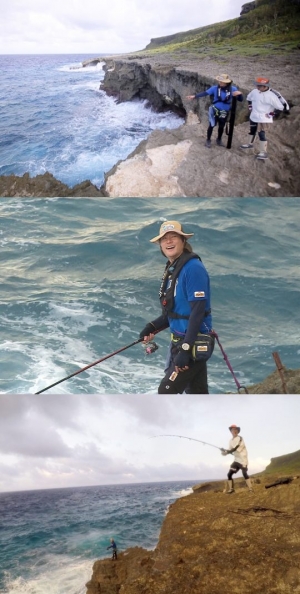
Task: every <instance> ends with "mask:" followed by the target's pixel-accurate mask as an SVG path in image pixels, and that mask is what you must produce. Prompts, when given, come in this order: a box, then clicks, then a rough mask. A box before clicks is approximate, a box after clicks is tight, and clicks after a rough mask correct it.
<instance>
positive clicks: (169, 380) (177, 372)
mask: <svg viewBox="0 0 300 594" xmlns="http://www.w3.org/2000/svg"><path fill="white" fill-rule="evenodd" d="M193 235H194V233H185V232H184V231H183V228H182V225H181V223H179V222H178V221H166V222H165V223H163V224H162V225H161V227H160V231H159V235H157V236H156V237H154V238H153V239H151V240H150V241H151V242H152V243H157V244H158V245H159V247H160V250H161V253H162V254H163V256H164V257H165V258H167V264H166V267H165V270H164V274H163V278H162V282H161V286H160V291H159V298H160V302H161V306H162V314H161V315H160V316H159V317H158V318H156V319H155V320H153V321H152V322H149V323H148V324H146V326H145V328H143V330H142V331H141V332H140V338H143V339H144V342H145V343H147V342H149V341H151V340H153V337H154V334H153V333H154V331H155V330H162V329H164V328H168V327H170V330H171V343H170V347H169V352H168V357H167V362H166V369H165V377H164V378H163V380H162V381H161V383H160V385H159V388H158V393H159V394H182V392H184V391H185V392H188V393H190V394H208V384H207V366H206V361H207V359H208V358H209V357H210V356H211V355H212V352H213V349H214V338H213V336H211V335H210V332H211V331H212V317H211V308H210V281H209V276H208V273H207V271H206V269H205V267H204V265H203V264H202V262H201V258H200V257H199V256H197V254H195V253H193V250H192V247H191V245H190V244H189V243H188V242H187V239H189V238H190V237H192V236H193Z"/></svg>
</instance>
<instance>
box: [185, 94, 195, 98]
mask: <svg viewBox="0 0 300 594" xmlns="http://www.w3.org/2000/svg"><path fill="white" fill-rule="evenodd" d="M195 96H196V95H187V96H186V99H195Z"/></svg>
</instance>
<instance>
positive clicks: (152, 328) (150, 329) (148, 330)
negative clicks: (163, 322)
mask: <svg viewBox="0 0 300 594" xmlns="http://www.w3.org/2000/svg"><path fill="white" fill-rule="evenodd" d="M155 330H156V328H155V326H154V324H152V322H149V323H148V324H147V325H146V326H145V328H143V330H142V331H141V332H140V338H144V336H149V334H153V333H154V332H155Z"/></svg>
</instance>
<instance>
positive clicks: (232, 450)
mask: <svg viewBox="0 0 300 594" xmlns="http://www.w3.org/2000/svg"><path fill="white" fill-rule="evenodd" d="M240 430H241V428H240V427H237V425H230V427H229V431H230V432H231V435H232V439H231V440H230V442H229V448H228V450H225V449H224V448H221V452H222V456H227V455H228V454H233V457H234V461H233V462H232V464H231V466H230V468H229V472H228V474H227V478H228V481H227V486H228V489H227V490H226V491H225V492H226V493H228V494H231V493H234V485H233V478H232V477H233V475H234V474H235V473H236V472H239V470H241V471H242V473H243V477H244V479H245V481H246V485H247V487H248V489H249V491H252V490H253V489H252V484H251V479H250V478H249V476H248V452H247V448H246V446H245V442H244V440H243V438H242V436H241V435H239V433H240Z"/></svg>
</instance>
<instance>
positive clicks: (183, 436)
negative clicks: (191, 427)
mask: <svg viewBox="0 0 300 594" xmlns="http://www.w3.org/2000/svg"><path fill="white" fill-rule="evenodd" d="M155 437H180V438H181V439H189V440H190V441H198V442H199V443H202V444H203V445H208V446H211V447H212V448H216V449H217V450H221V451H222V449H223V448H219V446H216V445H214V444H213V443H208V442H207V441H202V440H201V439H195V438H194V437H186V436H185V435H153V436H152V437H149V439H154V438H155Z"/></svg>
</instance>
